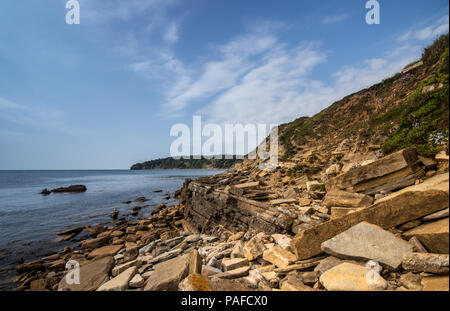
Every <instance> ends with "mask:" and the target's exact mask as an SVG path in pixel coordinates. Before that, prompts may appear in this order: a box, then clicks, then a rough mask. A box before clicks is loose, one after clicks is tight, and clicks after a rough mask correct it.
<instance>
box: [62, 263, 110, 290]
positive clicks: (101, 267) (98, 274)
mask: <svg viewBox="0 0 450 311" xmlns="http://www.w3.org/2000/svg"><path fill="white" fill-rule="evenodd" d="M113 264H114V259H113V258H112V257H110V256H109V257H103V258H100V259H97V260H94V261H92V262H89V263H87V264H85V265H83V266H81V267H80V284H67V282H66V276H64V277H63V278H62V279H61V281H60V282H59V285H58V290H69V291H94V290H96V289H97V288H98V287H99V286H100V285H102V284H103V283H104V282H105V281H106V280H108V274H109V272H110V271H111V268H112V266H113ZM66 275H67V274H66Z"/></svg>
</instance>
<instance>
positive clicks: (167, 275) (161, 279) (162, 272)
mask: <svg viewBox="0 0 450 311" xmlns="http://www.w3.org/2000/svg"><path fill="white" fill-rule="evenodd" d="M189 260H190V255H189V254H186V255H183V256H179V257H176V258H173V259H169V260H167V261H165V262H162V263H159V264H157V265H156V266H155V267H154V272H153V273H152V274H151V275H150V276H149V278H148V279H147V284H146V285H145V288H144V290H145V291H161V290H168V291H176V290H177V289H178V284H179V283H180V282H181V281H182V280H183V279H184V278H185V277H186V276H187V275H188V273H189Z"/></svg>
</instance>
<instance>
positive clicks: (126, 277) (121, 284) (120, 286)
mask: <svg viewBox="0 0 450 311" xmlns="http://www.w3.org/2000/svg"><path fill="white" fill-rule="evenodd" d="M137 271H138V270H137V268H136V267H130V268H128V269H127V270H125V271H124V272H122V273H121V274H119V275H118V276H116V277H115V278H112V279H111V280H109V281H108V282H106V283H104V284H103V285H102V286H100V287H99V288H98V289H97V291H106V292H109V291H123V290H125V289H127V288H128V282H130V280H131V278H132V277H133V276H135V274H136V273H137Z"/></svg>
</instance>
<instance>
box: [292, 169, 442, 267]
mask: <svg viewBox="0 0 450 311" xmlns="http://www.w3.org/2000/svg"><path fill="white" fill-rule="evenodd" d="M446 175H447V178H448V173H447V174H446ZM436 177H439V176H436ZM441 189H442V185H441V184H440V183H438V184H433V183H430V184H429V185H428V186H427V187H423V186H422V187H415V186H412V187H409V189H408V190H406V189H405V190H404V191H403V192H402V193H400V194H396V193H393V194H392V195H389V196H386V197H385V198H383V200H382V201H381V200H380V202H377V203H375V204H374V205H372V206H369V207H365V208H361V209H360V210H358V211H355V212H353V213H350V214H347V215H344V216H342V217H339V218H335V219H331V220H330V221H327V222H324V223H322V224H320V225H318V226H315V227H313V228H310V229H306V230H303V231H301V232H300V233H298V234H297V235H296V236H295V237H294V239H292V242H291V248H292V250H293V251H294V252H295V253H296V255H297V257H298V259H307V258H310V257H313V256H315V255H318V254H320V253H321V252H322V250H321V248H320V246H321V244H322V243H323V242H325V241H326V240H329V239H331V238H332V237H334V236H336V235H338V234H339V233H341V232H344V231H346V230H347V229H349V228H351V227H352V226H354V225H356V224H358V223H360V222H362V221H366V222H368V223H371V224H375V225H378V226H380V227H382V228H383V229H388V228H392V227H395V226H398V225H401V224H403V223H405V222H408V221H410V220H413V219H417V218H420V217H423V216H425V215H428V214H431V213H434V212H437V211H440V210H443V209H446V208H448V206H449V203H448V192H446V191H444V190H441ZM447 221H448V220H447ZM416 229H417V228H416ZM447 237H448V234H447ZM447 247H448V242H447Z"/></svg>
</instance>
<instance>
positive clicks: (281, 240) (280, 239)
mask: <svg viewBox="0 0 450 311" xmlns="http://www.w3.org/2000/svg"><path fill="white" fill-rule="evenodd" d="M272 238H273V239H274V240H275V243H277V244H278V245H279V246H280V247H281V248H282V249H285V250H287V251H291V241H292V239H291V238H290V237H288V236H286V235H284V234H279V233H275V234H272Z"/></svg>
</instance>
